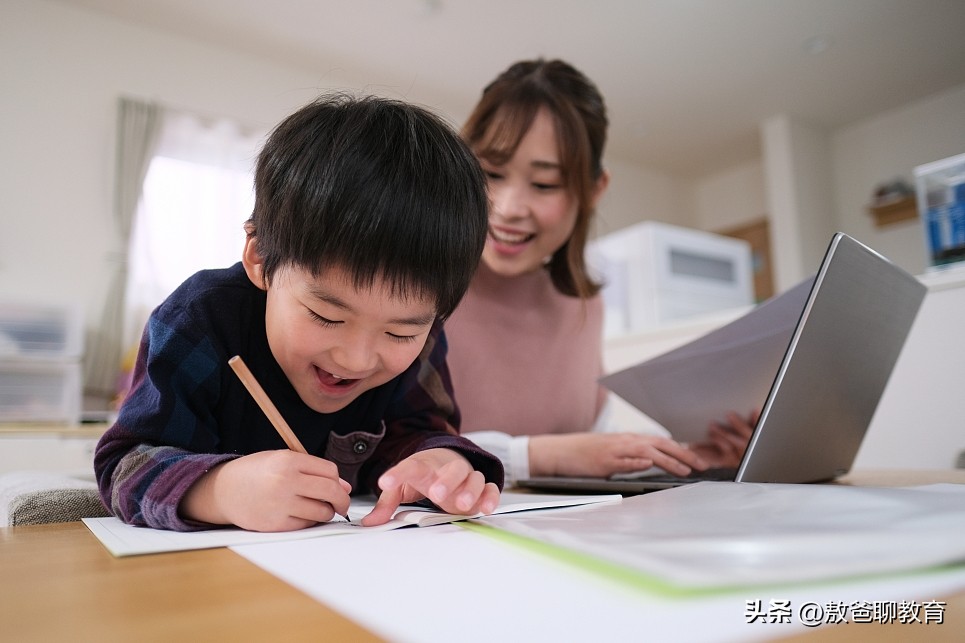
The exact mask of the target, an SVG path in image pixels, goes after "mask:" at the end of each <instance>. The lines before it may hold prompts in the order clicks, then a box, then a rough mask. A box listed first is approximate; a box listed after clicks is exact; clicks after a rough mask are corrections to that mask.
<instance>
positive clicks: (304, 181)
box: [94, 95, 503, 531]
mask: <svg viewBox="0 0 965 643" xmlns="http://www.w3.org/2000/svg"><path fill="white" fill-rule="evenodd" d="M487 205H488V204H487V198H486V190H485V184H484V179H483V177H482V174H481V172H480V170H479V169H478V166H477V164H476V161H475V159H474V157H473V155H472V153H471V152H470V151H469V150H468V149H467V148H466V147H465V146H464V145H463V143H462V142H461V141H460V140H459V138H458V137H457V136H456V135H455V134H454V133H453V132H452V131H451V130H450V129H449V128H448V127H447V126H446V125H445V124H444V123H443V122H442V121H440V120H439V119H437V118H436V117H435V116H433V115H431V114H429V113H428V112H426V111H424V110H422V109H420V108H417V107H413V106H411V105H406V104H404V103H400V102H397V101H390V100H386V99H380V98H374V97H367V98H351V97H347V96H343V95H336V96H330V97H325V98H322V99H319V100H318V101H316V102H314V103H312V104H310V105H308V106H306V107H304V108H302V109H301V110H299V111H298V112H296V113H295V114H293V115H292V116H290V117H288V118H287V119H286V120H284V121H283V122H282V123H281V124H280V125H278V127H277V128H276V129H275V130H274V132H273V133H272V134H271V136H270V137H269V139H268V141H267V143H266V144H265V146H264V149H263V150H262V152H261V154H260V155H259V157H258V162H257V166H256V169H255V207H254V212H253V214H252V216H251V218H250V219H249V220H248V221H247V222H246V224H245V229H246V231H247V235H248V236H247V240H246V242H245V246H244V250H243V253H242V261H241V262H240V263H238V264H236V265H235V266H233V267H231V268H227V269H223V270H205V271H201V272H199V273H197V274H196V275H194V276H193V277H191V278H189V279H188V280H187V281H186V282H185V283H184V284H182V285H181V286H180V287H179V288H178V289H177V290H176V291H175V292H174V293H173V294H171V296H170V297H168V299H167V300H165V301H164V302H163V303H162V304H161V305H160V306H159V307H158V308H157V309H156V310H155V311H154V312H153V313H152V315H151V318H150V320H149V321H148V324H147V327H146V328H145V331H144V336H143V339H142V342H141V347H140V351H139V354H138V358H137V364H136V366H135V371H134V382H133V385H132V387H131V391H130V394H129V395H128V397H127V399H126V400H125V402H124V404H123V406H122V407H121V410H120V413H119V416H118V419H117V422H116V424H114V426H112V427H111V428H110V430H108V431H107V433H105V435H104V436H103V438H102V439H101V440H100V442H99V443H98V446H97V450H96V453H95V461H94V467H95V470H96V473H97V478H98V483H99V486H100V492H101V497H102V498H103V500H104V502H105V504H106V505H107V506H108V507H110V508H111V510H112V511H113V513H114V514H115V515H116V516H117V517H119V518H120V519H122V520H124V521H125V522H128V523H131V524H138V525H146V526H149V527H156V528H163V529H175V530H193V529H205V528H210V526H211V525H227V524H231V525H236V526H238V527H242V528H244V529H251V530H258V531H277V530H291V529H300V528H303V527H307V526H310V525H313V524H316V523H319V522H325V521H329V520H331V519H332V518H333V517H334V516H335V514H345V513H346V512H347V510H348V507H349V503H350V499H349V493H350V492H352V491H353V490H354V491H358V492H362V493H365V492H373V493H379V492H381V493H380V496H379V500H378V503H377V504H376V506H375V508H374V509H373V511H372V512H371V513H370V514H369V515H368V516H366V518H365V519H364V520H363V524H366V525H376V524H381V523H384V522H386V521H388V520H389V518H391V516H392V514H393V512H394V511H395V509H396V508H397V507H398V505H399V504H400V503H404V502H413V501H417V500H421V499H423V498H426V499H428V500H430V501H431V502H433V503H435V504H436V505H437V506H438V507H440V508H441V509H442V510H444V511H447V512H450V513H458V514H473V513H478V512H482V513H491V512H492V511H493V510H494V509H495V507H496V505H497V504H498V501H499V488H500V487H501V486H502V481H503V470H502V465H501V464H500V463H499V461H498V460H497V459H496V458H494V457H493V456H491V455H490V454H489V453H487V452H485V451H483V450H482V449H480V448H478V447H476V446H475V445H473V444H472V443H471V442H469V441H468V440H466V439H464V438H461V437H459V436H458V434H457V428H458V425H459V411H458V409H457V407H456V405H455V403H454V401H453V395H452V386H451V384H450V380H449V372H448V369H447V367H446V362H445V353H446V342H445V336H444V335H443V333H442V327H441V323H442V321H443V320H444V319H445V318H446V317H447V316H448V315H449V314H450V313H451V312H452V310H453V309H454V308H455V306H456V304H457V303H458V302H459V300H460V298H461V297H462V295H463V293H464V292H465V290H466V288H467V286H468V283H469V280H470V278H471V276H472V273H473V271H474V270H475V268H476V265H477V263H478V261H479V257H480V255H481V253H482V247H483V243H484V240H485V235H486V225H487V223H486V222H487ZM233 355H240V356H241V357H242V358H243V359H244V361H245V362H246V363H247V365H248V366H249V368H250V370H251V371H252V373H253V374H254V375H255V377H256V378H257V379H258V380H259V382H260V383H261V384H262V386H263V387H264V389H265V392H266V393H267V395H268V397H269V398H270V399H271V400H272V401H273V402H274V404H275V405H276V406H277V407H278V410H279V411H280V413H281V415H282V416H283V417H284V418H285V420H287V423H288V424H289V425H290V426H291V428H292V430H293V431H294V432H295V434H296V436H297V437H298V439H299V440H300V441H301V442H302V444H303V445H304V446H305V448H306V450H307V451H308V454H304V453H296V452H294V451H289V450H286V449H285V444H284V442H283V441H282V438H281V437H280V436H279V435H278V434H277V433H276V431H275V429H274V428H273V427H272V424H271V422H270V421H269V420H268V418H267V417H266V416H265V415H264V413H263V412H262V411H261V409H260V408H259V407H258V405H257V404H256V402H255V401H254V399H253V398H252V397H251V396H250V395H249V393H248V392H247V391H246V389H245V388H244V386H243V384H242V383H241V381H240V380H238V379H237V377H236V376H235V374H234V373H233V372H232V370H231V368H229V366H228V360H229V359H230V358H231V357H232V356H233Z"/></svg>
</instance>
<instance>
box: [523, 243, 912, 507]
mask: <svg viewBox="0 0 965 643" xmlns="http://www.w3.org/2000/svg"><path fill="white" fill-rule="evenodd" d="M926 290H927V289H926V287H925V286H924V285H923V284H922V283H921V282H919V281H918V280H917V279H916V278H915V277H913V276H912V275H910V274H908V273H907V272H906V271H904V270H903V269H901V268H900V267H898V266H896V265H895V264H893V263H891V262H890V261H889V260H888V259H886V258H885V257H883V256H882V255H880V254H878V253H877V252H875V251H874V250H872V249H870V248H868V247H867V246H865V245H864V244H862V243H860V242H859V241H856V240H855V239H853V238H851V237H850V236H848V235H846V234H844V233H841V232H838V233H836V234H835V235H834V237H832V239H831V243H830V245H829V246H828V250H827V252H826V254H825V256H824V260H823V261H822V262H821V266H820V268H819V270H818V273H817V276H816V277H815V279H814V282H813V285H812V286H811V290H810V293H809V295H808V297H807V300H806V302H805V304H804V307H803V309H802V311H801V314H800V318H799V319H798V322H797V325H796V326H795V328H794V332H793V334H792V335H791V338H790V342H789V344H788V346H787V349H786V351H785V352H784V357H783V359H782V360H781V364H780V366H779V368H778V370H777V373H776V374H775V375H774V377H773V383H772V384H771V387H770V392H769V393H768V394H767V397H766V399H765V400H763V401H762V406H761V416H760V419H759V420H758V423H757V426H756V427H755V429H754V432H753V434H752V435H751V439H750V442H749V443H748V446H747V449H746V451H745V453H744V457H743V458H742V460H741V463H740V466H739V467H738V468H737V469H736V470H730V471H720V470H716V471H710V472H694V473H693V474H692V475H691V476H688V477H686V478H677V477H675V476H671V475H668V474H659V473H658V474H650V475H638V476H626V475H623V476H613V477H610V478H577V477H534V478H530V479H526V480H519V481H517V485H518V486H520V487H524V488H532V489H544V490H566V491H576V490H580V491H584V492H586V491H596V492H608V493H624V494H632V493H644V492H647V491H654V490H658V489H667V488H670V487H675V486H679V485H681V484H687V483H690V482H696V481H700V480H706V479H713V480H733V481H737V482H782V483H805V482H823V481H827V480H832V479H834V478H836V477H839V476H841V475H843V474H845V473H847V472H848V471H849V470H850V469H851V465H852V464H853V463H854V458H855V456H856V455H857V453H858V448H859V447H860V446H861V441H862V440H863V439H864V435H865V433H866V432H867V430H868V425H869V424H870V423H871V418H872V416H873V415H874V412H875V409H876V408H877V406H878V402H879V400H880V399H881V394H882V393H883V392H884V388H885V385H886V384H887V383H888V379H889V378H890V376H891V372H892V370H893V369H894V366H895V362H896V361H897V360H898V356H899V354H900V353H901V349H902V347H903V346H904V343H905V339H906V338H907V337H908V333H909V331H910V330H911V326H912V324H913V323H914V321H915V317H916V315H917V314H918V309H919V308H920V307H921V303H922V300H923V299H924V297H925V292H926ZM722 410H727V409H722ZM702 473H703V474H706V475H701V474H702Z"/></svg>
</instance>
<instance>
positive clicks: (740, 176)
mask: <svg viewBox="0 0 965 643" xmlns="http://www.w3.org/2000/svg"><path fill="white" fill-rule="evenodd" d="M693 191H694V203H695V212H694V220H695V225H694V227H696V228H700V229H701V230H726V229H728V228H736V227H739V226H741V225H744V224H747V223H751V222H753V221H755V220H757V219H760V218H761V217H764V216H765V215H766V214H767V192H766V190H765V186H764V168H763V166H762V165H761V161H760V160H755V161H751V162H749V163H743V164H741V165H738V166H735V167H732V168H729V169H727V170H724V171H723V172H719V173H717V174H713V175H711V176H707V177H704V178H703V179H700V180H698V181H696V182H695V184H694V185H693Z"/></svg>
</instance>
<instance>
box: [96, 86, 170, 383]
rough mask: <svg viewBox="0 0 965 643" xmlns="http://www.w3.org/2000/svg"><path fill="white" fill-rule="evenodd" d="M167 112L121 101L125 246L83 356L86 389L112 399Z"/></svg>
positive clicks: (119, 173) (118, 193)
mask: <svg viewBox="0 0 965 643" xmlns="http://www.w3.org/2000/svg"><path fill="white" fill-rule="evenodd" d="M161 120H162V110H161V108H160V107H159V106H158V105H157V104H155V103H148V102H144V101H139V100H135V99H131V98H120V99H119V100H118V113H117V152H116V155H115V156H116V158H115V163H116V165H115V178H114V221H115V224H116V225H117V236H118V243H119V245H120V249H119V250H118V251H117V253H116V262H115V266H114V275H113V277H112V279H111V285H110V290H109V291H108V294H107V301H106V303H105V305H104V311H103V314H102V316H101V323H100V325H99V326H98V328H96V329H95V330H94V332H93V334H92V336H91V337H90V339H89V341H88V345H87V350H86V351H85V354H84V388H85V390H86V391H87V392H88V393H89V394H93V395H99V396H105V397H110V396H112V394H113V393H114V390H115V387H116V384H117V382H116V380H117V374H118V371H119V368H120V363H121V357H122V351H123V347H122V334H123V321H124V290H125V287H126V284H127V253H128V245H129V240H130V236H131V226H132V223H133V221H134V215H135V213H136V212H137V206H138V201H139V200H140V197H141V187H142V185H143V184H144V177H145V175H146V174H147V168H148V165H150V162H151V157H152V156H153V153H154V149H155V147H156V145H157V141H158V137H159V134H160V131H161Z"/></svg>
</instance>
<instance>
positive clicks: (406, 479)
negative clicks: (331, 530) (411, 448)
mask: <svg viewBox="0 0 965 643" xmlns="http://www.w3.org/2000/svg"><path fill="white" fill-rule="evenodd" d="M379 488H380V489H381V490H382V495H381V496H379V500H378V502H376V504H375V508H373V509H372V511H371V512H370V513H369V515H367V516H366V517H365V518H363V519H362V524H363V525H364V526H366V527H372V526H374V525H381V524H384V523H386V522H388V521H389V520H390V519H391V518H392V516H393V514H395V510H396V509H398V508H399V505H400V504H402V503H405V502H415V501H416V500H421V499H422V498H428V499H429V500H431V501H432V502H433V503H435V504H436V506H437V507H439V508H440V509H442V510H443V511H445V512H447V513H451V514H460V515H465V516H471V515H473V514H478V513H483V514H491V513H492V512H493V511H495V510H496V506H497V505H498V504H499V488H498V487H497V486H496V485H495V484H493V483H492V482H486V479H485V478H484V477H483V474H482V473H480V472H479V471H476V470H475V469H473V468H472V465H471V464H469V460H467V459H466V458H464V457H463V456H461V455H459V454H458V453H456V452H455V451H453V450H451V449H427V450H425V451H420V452H418V453H415V454H413V455H410V456H409V457H408V458H406V459H405V460H403V461H402V462H400V463H399V464H397V465H395V466H394V467H392V468H391V469H389V470H388V471H386V472H385V473H384V474H382V477H381V478H379Z"/></svg>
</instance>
